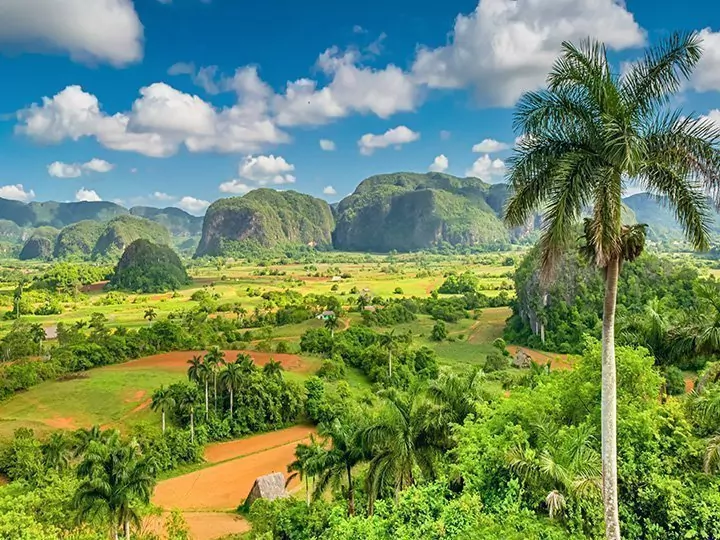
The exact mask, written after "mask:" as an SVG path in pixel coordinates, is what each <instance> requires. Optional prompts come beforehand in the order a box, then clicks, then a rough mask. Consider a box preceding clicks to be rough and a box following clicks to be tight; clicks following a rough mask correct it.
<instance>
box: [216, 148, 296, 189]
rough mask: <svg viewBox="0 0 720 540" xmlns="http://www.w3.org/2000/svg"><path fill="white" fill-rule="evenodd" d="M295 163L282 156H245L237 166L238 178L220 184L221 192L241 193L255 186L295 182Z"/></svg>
mask: <svg viewBox="0 0 720 540" xmlns="http://www.w3.org/2000/svg"><path fill="white" fill-rule="evenodd" d="M294 170H295V165H293V164H291V163H288V162H287V161H286V160H285V158H284V157H282V156H277V157H275V156H273V155H272V154H271V155H269V156H252V155H250V156H245V158H244V159H243V161H242V162H241V163H240V165H239V166H238V176H239V178H234V179H232V180H229V181H227V182H223V183H222V184H220V187H219V189H220V191H221V192H222V193H235V194H242V193H247V192H248V191H250V190H252V189H255V188H256V187H261V186H268V185H275V186H277V185H282V184H293V183H295V180H296V178H295V176H293V175H292V174H290V173H292V172H293V171H294Z"/></svg>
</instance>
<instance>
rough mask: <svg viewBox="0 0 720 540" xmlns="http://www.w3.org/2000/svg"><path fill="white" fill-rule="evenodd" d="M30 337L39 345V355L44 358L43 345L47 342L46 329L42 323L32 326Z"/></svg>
mask: <svg viewBox="0 0 720 540" xmlns="http://www.w3.org/2000/svg"><path fill="white" fill-rule="evenodd" d="M30 337H31V338H32V340H33V342H34V343H37V346H38V354H39V355H40V356H42V344H43V341H44V340H45V329H44V328H43V326H42V324H40V323H32V324H31V325H30Z"/></svg>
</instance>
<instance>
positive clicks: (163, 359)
mask: <svg viewBox="0 0 720 540" xmlns="http://www.w3.org/2000/svg"><path fill="white" fill-rule="evenodd" d="M223 352H224V353H225V360H226V361H228V362H234V361H235V359H236V358H237V355H238V354H240V353H244V354H249V355H250V357H251V358H252V359H253V362H255V364H257V365H258V366H264V365H265V364H267V363H268V362H270V360H275V361H277V362H280V364H281V365H282V367H283V369H284V370H286V371H295V372H300V373H303V372H305V371H307V370H308V369H310V368H309V366H308V365H307V363H306V362H305V361H304V360H303V359H302V358H300V357H299V356H297V355H294V354H278V353H263V352H257V351H223ZM206 353H207V351H175V352H169V353H163V354H155V355H153V356H146V357H144V358H138V359H137V360H131V361H129V362H124V363H122V364H115V365H112V366H108V367H107V368H105V369H121V370H126V369H146V368H161V369H166V370H168V371H185V370H186V369H187V367H188V364H187V362H188V360H190V359H191V358H192V357H193V356H203V355H205V354H206Z"/></svg>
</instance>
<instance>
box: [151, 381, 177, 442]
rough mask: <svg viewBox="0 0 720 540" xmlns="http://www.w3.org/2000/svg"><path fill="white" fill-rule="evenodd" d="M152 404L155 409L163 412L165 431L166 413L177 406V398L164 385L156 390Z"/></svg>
mask: <svg viewBox="0 0 720 540" xmlns="http://www.w3.org/2000/svg"><path fill="white" fill-rule="evenodd" d="M150 406H151V408H152V410H153V411H158V410H159V411H160V412H161V413H162V432H163V433H165V413H166V412H167V411H169V410H171V409H172V408H173V407H174V406H175V398H174V397H173V394H172V392H170V390H168V389H166V388H165V387H164V386H161V387H160V388H158V389H157V390H155V393H154V394H153V396H152V404H151V405H150Z"/></svg>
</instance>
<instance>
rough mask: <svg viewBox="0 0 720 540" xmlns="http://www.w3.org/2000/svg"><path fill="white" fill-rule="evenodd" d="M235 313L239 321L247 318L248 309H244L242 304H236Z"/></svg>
mask: <svg viewBox="0 0 720 540" xmlns="http://www.w3.org/2000/svg"><path fill="white" fill-rule="evenodd" d="M233 313H234V314H235V315H237V320H238V321H239V320H240V318H241V317H245V314H246V313H247V309H245V308H244V307H242V306H241V305H240V304H235V305H234V306H233Z"/></svg>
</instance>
